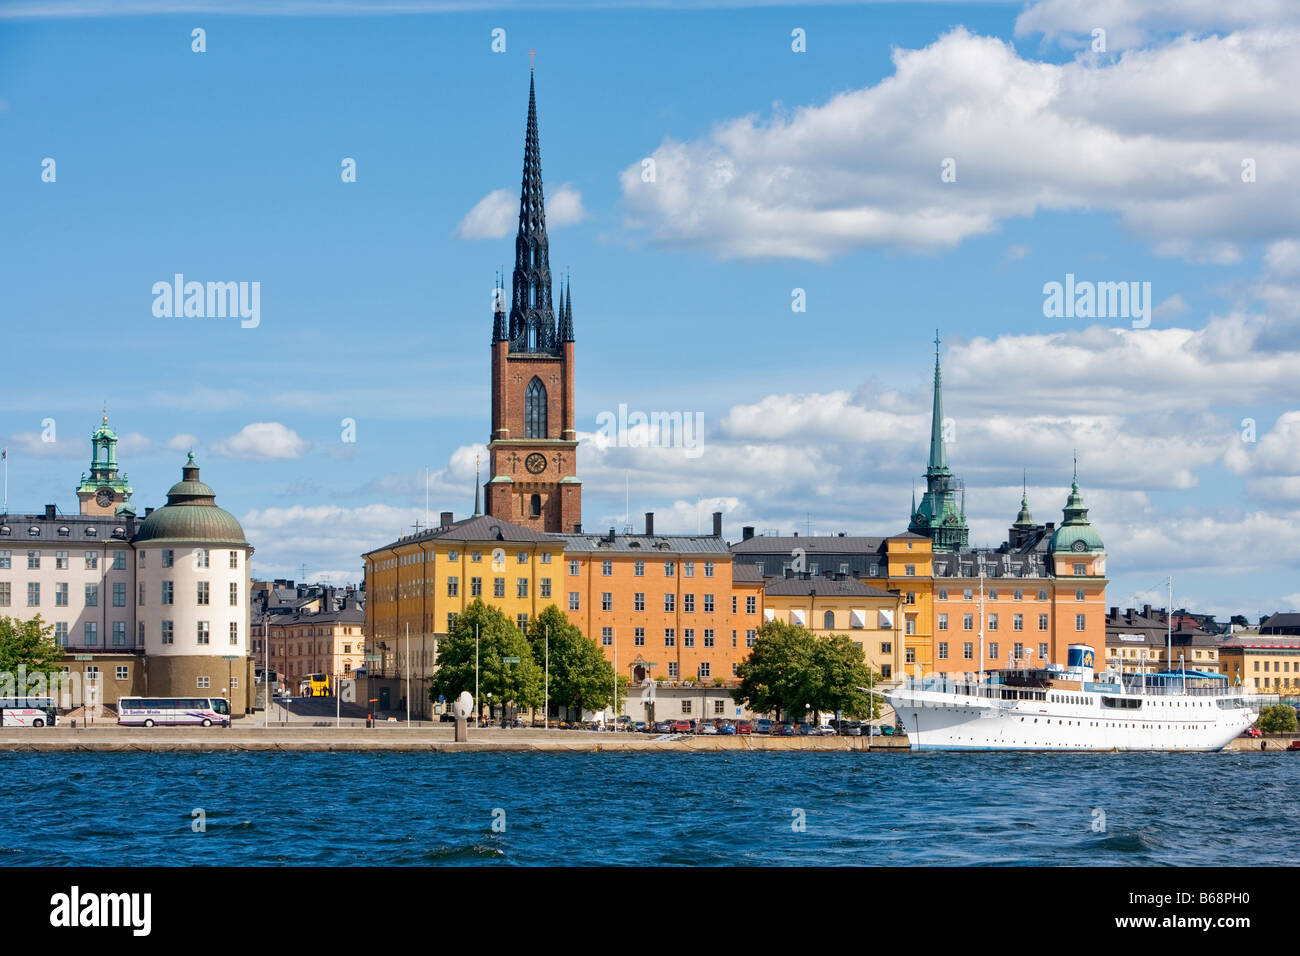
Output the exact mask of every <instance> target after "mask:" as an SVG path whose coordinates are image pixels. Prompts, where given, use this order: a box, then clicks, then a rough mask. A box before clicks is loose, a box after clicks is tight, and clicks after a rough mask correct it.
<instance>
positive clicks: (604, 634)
mask: <svg viewBox="0 0 1300 956" xmlns="http://www.w3.org/2000/svg"><path fill="white" fill-rule="evenodd" d="M600 643H602V644H604V645H605V646H606V647H609V646H610V645H611V644H613V643H614V629H613V628H612V627H602V628H601V629H600Z"/></svg>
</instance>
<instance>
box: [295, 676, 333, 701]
mask: <svg viewBox="0 0 1300 956" xmlns="http://www.w3.org/2000/svg"><path fill="white" fill-rule="evenodd" d="M329 695H330V678H329V675H328V674H308V675H307V676H306V677H304V678H303V679H302V680H300V681H299V682H298V696H299V697H328V696H329Z"/></svg>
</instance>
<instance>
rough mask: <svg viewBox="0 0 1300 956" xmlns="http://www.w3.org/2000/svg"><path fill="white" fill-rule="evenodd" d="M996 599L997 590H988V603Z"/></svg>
mask: <svg viewBox="0 0 1300 956" xmlns="http://www.w3.org/2000/svg"><path fill="white" fill-rule="evenodd" d="M997 599H998V589H997V588H991V589H990V590H989V600H990V601H996V600H997Z"/></svg>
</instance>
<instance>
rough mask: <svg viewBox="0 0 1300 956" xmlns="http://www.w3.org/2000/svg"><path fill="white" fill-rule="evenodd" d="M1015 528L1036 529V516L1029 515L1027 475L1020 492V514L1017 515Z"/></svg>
mask: <svg viewBox="0 0 1300 956" xmlns="http://www.w3.org/2000/svg"><path fill="white" fill-rule="evenodd" d="M1012 527H1014V528H1032V527H1034V516H1033V515H1031V514H1030V513H1029V474H1028V472H1026V473H1025V476H1024V478H1023V479H1022V485H1021V492H1020V514H1018V515H1016V523H1015V524H1014V525H1012Z"/></svg>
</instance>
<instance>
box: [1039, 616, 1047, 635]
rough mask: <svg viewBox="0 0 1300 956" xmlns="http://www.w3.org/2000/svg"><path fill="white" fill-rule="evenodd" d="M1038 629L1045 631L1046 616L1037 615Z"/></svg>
mask: <svg viewBox="0 0 1300 956" xmlns="http://www.w3.org/2000/svg"><path fill="white" fill-rule="evenodd" d="M1038 629H1039V630H1040V631H1045V630H1047V615H1046V614H1040V615H1038Z"/></svg>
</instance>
